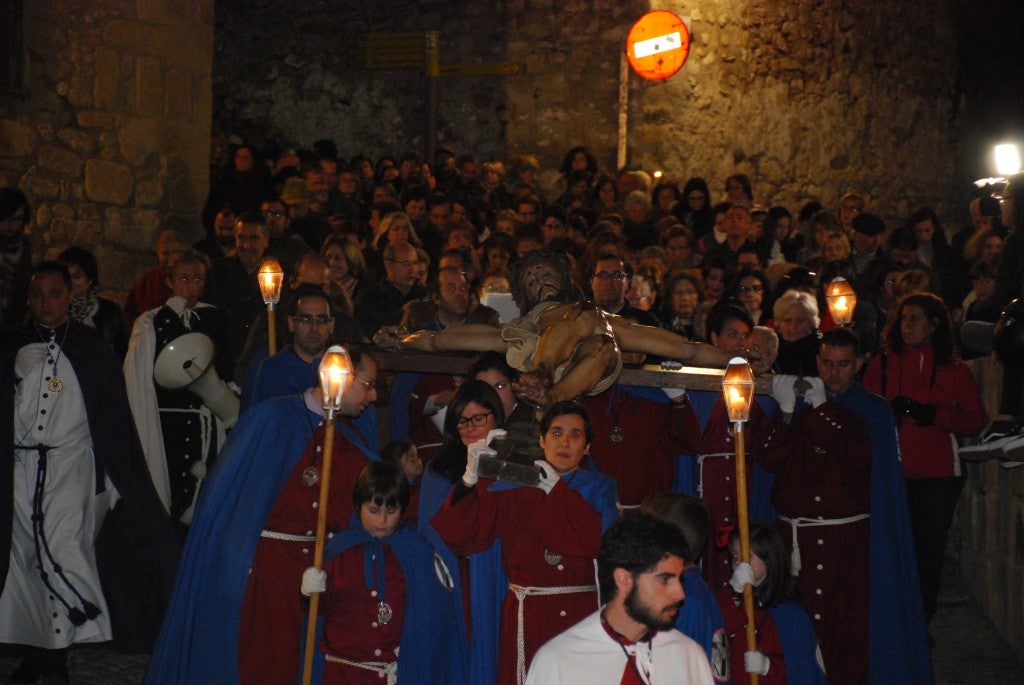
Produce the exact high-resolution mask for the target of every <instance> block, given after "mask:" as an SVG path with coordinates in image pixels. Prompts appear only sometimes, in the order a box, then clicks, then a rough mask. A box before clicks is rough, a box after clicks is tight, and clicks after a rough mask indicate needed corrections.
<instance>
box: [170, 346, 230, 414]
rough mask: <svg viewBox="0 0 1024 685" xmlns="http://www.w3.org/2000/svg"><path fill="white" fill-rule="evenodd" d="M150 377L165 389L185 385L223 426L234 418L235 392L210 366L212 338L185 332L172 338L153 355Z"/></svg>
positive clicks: (178, 387) (177, 388)
mask: <svg viewBox="0 0 1024 685" xmlns="http://www.w3.org/2000/svg"><path fill="white" fill-rule="evenodd" d="M153 380H155V381H156V382H157V384H158V385H160V387H162V388H166V389H167V390H180V389H181V388H188V389H189V390H191V391H192V392H194V393H195V394H197V395H199V397H201V398H202V399H203V404H205V405H206V406H207V407H209V408H210V410H211V411H213V413H214V414H216V415H217V418H219V419H220V420H221V421H222V422H223V423H224V427H225V428H231V427H232V426H234V425H235V421H237V420H238V395H236V394H235V393H233V392H232V391H231V388H229V387H228V386H227V383H225V382H224V381H222V380H221V379H220V376H218V375H217V370H216V369H215V368H213V341H212V340H210V338H209V336H207V335H204V334H202V333H186V334H185V335H182V336H179V337H177V338H175V339H174V340H172V341H171V342H170V344H168V345H167V346H166V347H164V349H163V350H161V351H160V354H159V355H157V358H156V363H155V364H153Z"/></svg>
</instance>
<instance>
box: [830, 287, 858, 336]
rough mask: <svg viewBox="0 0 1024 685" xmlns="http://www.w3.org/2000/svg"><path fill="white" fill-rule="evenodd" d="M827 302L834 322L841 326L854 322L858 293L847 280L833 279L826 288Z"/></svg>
mask: <svg viewBox="0 0 1024 685" xmlns="http://www.w3.org/2000/svg"><path fill="white" fill-rule="evenodd" d="M825 302H826V303H827V304H828V311H829V313H830V314H831V315H832V320H833V321H835V322H836V324H838V325H840V326H846V325H849V324H850V323H851V322H852V321H853V310H854V308H856V306H857V293H856V292H855V291H854V290H853V286H852V285H850V282H849V281H847V280H846V279H845V278H842V277H839V278H836V279H833V280H832V282H831V283H829V284H828V286H827V287H826V288H825Z"/></svg>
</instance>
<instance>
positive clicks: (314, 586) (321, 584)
mask: <svg viewBox="0 0 1024 685" xmlns="http://www.w3.org/2000/svg"><path fill="white" fill-rule="evenodd" d="M301 589H302V595H303V597H309V596H310V595H312V594H316V593H318V592H325V591H326V590H327V571H323V570H321V569H318V568H315V567H313V566H310V567H309V568H307V569H306V570H305V571H303V572H302V588H301Z"/></svg>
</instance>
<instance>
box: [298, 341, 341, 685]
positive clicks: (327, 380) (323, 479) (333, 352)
mask: <svg viewBox="0 0 1024 685" xmlns="http://www.w3.org/2000/svg"><path fill="white" fill-rule="evenodd" d="M351 376H352V362H351V359H350V358H349V356H348V352H347V351H346V350H345V348H344V347H341V346H340V345H334V346H332V347H331V348H330V349H328V350H327V353H326V354H324V358H323V360H322V361H321V362H320V391H321V393H322V395H323V408H324V411H325V412H326V418H325V420H324V426H325V428H324V445H323V463H322V464H321V467H320V474H319V477H320V499H319V503H318V504H317V515H316V544H315V547H314V549H313V567H314V568H316V569H317V570H320V569H322V568H323V565H324V546H325V543H326V539H327V509H328V506H329V502H328V499H329V496H330V487H331V485H330V483H331V462H332V461H333V459H332V457H333V455H334V416H335V414H336V413H337V411H338V409H339V408H340V407H341V399H342V397H343V396H344V394H345V390H346V389H347V388H348V382H349V378H350V377H351ZM319 609H320V593H319V592H315V593H313V594H312V595H310V597H309V618H308V620H307V622H306V647H305V651H304V656H303V660H302V685H310V681H311V679H312V677H313V654H314V650H315V648H316V618H317V613H318V611H319Z"/></svg>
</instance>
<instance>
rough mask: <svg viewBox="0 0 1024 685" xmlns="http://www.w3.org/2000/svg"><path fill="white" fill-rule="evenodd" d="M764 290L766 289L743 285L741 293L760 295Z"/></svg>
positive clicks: (740, 288) (758, 286)
mask: <svg viewBox="0 0 1024 685" xmlns="http://www.w3.org/2000/svg"><path fill="white" fill-rule="evenodd" d="M762 290H764V287H763V286H760V285H741V286H740V287H739V291H740V292H741V293H759V292H761V291H762Z"/></svg>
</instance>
